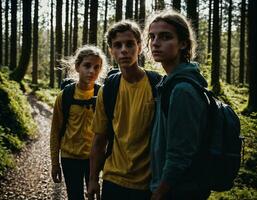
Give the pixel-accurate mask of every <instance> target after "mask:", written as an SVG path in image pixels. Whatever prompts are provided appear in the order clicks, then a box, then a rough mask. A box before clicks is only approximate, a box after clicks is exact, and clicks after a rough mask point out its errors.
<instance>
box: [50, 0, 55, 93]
mask: <svg viewBox="0 0 257 200" xmlns="http://www.w3.org/2000/svg"><path fill="white" fill-rule="evenodd" d="M53 9H54V3H53V0H51V17H50V82H49V86H50V87H51V88H54V79H55V74H54V62H55V60H54V58H55V55H54V54H55V52H54V25H53V18H54V16H53V15H54V11H53Z"/></svg>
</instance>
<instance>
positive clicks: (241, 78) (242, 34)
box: [239, 0, 245, 83]
mask: <svg viewBox="0 0 257 200" xmlns="http://www.w3.org/2000/svg"><path fill="white" fill-rule="evenodd" d="M239 49H240V65H239V83H244V75H245V66H244V64H245V0H242V5H241V24H240V48H239Z"/></svg>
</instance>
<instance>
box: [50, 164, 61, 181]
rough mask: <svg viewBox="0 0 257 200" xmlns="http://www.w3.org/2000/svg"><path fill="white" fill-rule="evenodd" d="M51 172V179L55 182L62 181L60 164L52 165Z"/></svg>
mask: <svg viewBox="0 0 257 200" xmlns="http://www.w3.org/2000/svg"><path fill="white" fill-rule="evenodd" d="M51 174H52V179H53V181H54V182H55V183H61V182H62V170H61V167H60V165H53V166H52V172H51Z"/></svg>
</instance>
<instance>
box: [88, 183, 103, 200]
mask: <svg viewBox="0 0 257 200" xmlns="http://www.w3.org/2000/svg"><path fill="white" fill-rule="evenodd" d="M86 196H87V198H88V200H94V199H95V196H96V200H100V184H99V183H98V181H93V180H90V181H89V187H88V190H87V195H86Z"/></svg>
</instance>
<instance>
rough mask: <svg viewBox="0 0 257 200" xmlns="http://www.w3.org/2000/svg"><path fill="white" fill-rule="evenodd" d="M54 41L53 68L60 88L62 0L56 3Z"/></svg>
mask: <svg viewBox="0 0 257 200" xmlns="http://www.w3.org/2000/svg"><path fill="white" fill-rule="evenodd" d="M55 28H56V29H55V35H56V36H55V40H56V43H55V44H56V46H55V49H56V51H55V52H56V53H55V66H56V69H57V81H58V87H60V86H61V81H62V70H61V65H60V60H61V58H62V0H57V1H56V25H55Z"/></svg>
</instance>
